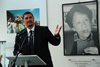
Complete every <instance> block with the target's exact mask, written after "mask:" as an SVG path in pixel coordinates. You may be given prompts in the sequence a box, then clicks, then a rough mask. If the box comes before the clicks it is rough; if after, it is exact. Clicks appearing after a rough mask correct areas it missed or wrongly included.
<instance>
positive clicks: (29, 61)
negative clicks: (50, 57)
mask: <svg viewBox="0 0 100 67" xmlns="http://www.w3.org/2000/svg"><path fill="white" fill-rule="evenodd" d="M15 57H16V56H7V57H6V58H7V59H9V61H11V62H12V61H13V60H14V59H15ZM15 65H17V66H21V65H24V66H25V67H28V65H46V63H45V62H44V61H43V60H42V59H41V58H40V57H39V56H37V55H22V56H18V58H17V60H16V62H15Z"/></svg>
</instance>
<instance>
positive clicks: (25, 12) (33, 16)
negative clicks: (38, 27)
mask: <svg viewBox="0 0 100 67" xmlns="http://www.w3.org/2000/svg"><path fill="white" fill-rule="evenodd" d="M26 14H31V15H32V16H33V14H32V13H31V12H28V11H27V12H25V13H24V14H23V19H24V15H26ZM33 17H34V16H33Z"/></svg>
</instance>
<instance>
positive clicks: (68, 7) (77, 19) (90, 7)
mask: <svg viewBox="0 0 100 67" xmlns="http://www.w3.org/2000/svg"><path fill="white" fill-rule="evenodd" d="M62 20H63V27H64V28H63V38H64V40H63V42H64V55H65V56H74V55H75V56H77V55H80V56H83V55H89V56H90V55H100V53H99V52H100V47H99V46H100V45H99V30H98V25H99V24H98V2H97V1H88V2H77V3H68V4H62Z"/></svg>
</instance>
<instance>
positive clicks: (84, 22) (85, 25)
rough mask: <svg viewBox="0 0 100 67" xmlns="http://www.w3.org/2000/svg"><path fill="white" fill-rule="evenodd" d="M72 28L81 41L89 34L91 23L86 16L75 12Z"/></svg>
mask: <svg viewBox="0 0 100 67" xmlns="http://www.w3.org/2000/svg"><path fill="white" fill-rule="evenodd" d="M72 23H73V27H74V29H75V31H76V32H77V33H78V35H79V37H80V38H81V39H86V38H87V37H88V36H89V35H90V33H91V22H90V20H89V18H88V16H87V15H86V14H83V13H80V12H75V13H74V15H73V21H72Z"/></svg>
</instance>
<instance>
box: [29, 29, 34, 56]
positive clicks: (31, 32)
mask: <svg viewBox="0 0 100 67" xmlns="http://www.w3.org/2000/svg"><path fill="white" fill-rule="evenodd" d="M33 34H34V33H33V31H32V30H30V39H29V46H30V53H31V55H33V54H34V43H33Z"/></svg>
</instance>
